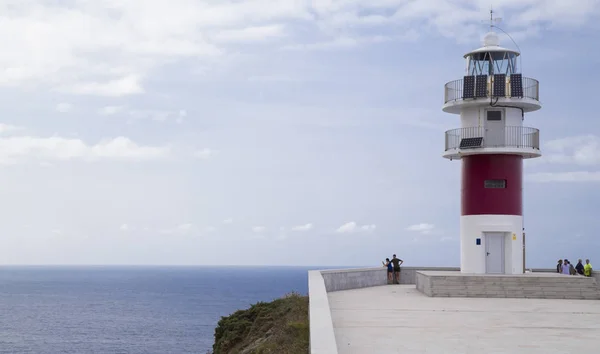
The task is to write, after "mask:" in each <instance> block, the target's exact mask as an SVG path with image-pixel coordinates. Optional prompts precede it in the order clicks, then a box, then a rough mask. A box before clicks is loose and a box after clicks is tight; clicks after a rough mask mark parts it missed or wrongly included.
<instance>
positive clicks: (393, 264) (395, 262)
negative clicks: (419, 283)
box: [381, 254, 404, 284]
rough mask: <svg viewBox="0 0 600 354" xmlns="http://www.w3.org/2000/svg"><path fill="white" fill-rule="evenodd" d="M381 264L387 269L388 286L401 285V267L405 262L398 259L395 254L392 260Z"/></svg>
mask: <svg viewBox="0 0 600 354" xmlns="http://www.w3.org/2000/svg"><path fill="white" fill-rule="evenodd" d="M381 263H383V266H384V267H387V276H388V284H392V283H393V284H400V266H401V265H402V263H404V261H403V260H401V259H400V258H397V257H396V255H395V254H394V255H393V256H392V259H391V260H390V259H389V258H386V259H385V261H383V262H381Z"/></svg>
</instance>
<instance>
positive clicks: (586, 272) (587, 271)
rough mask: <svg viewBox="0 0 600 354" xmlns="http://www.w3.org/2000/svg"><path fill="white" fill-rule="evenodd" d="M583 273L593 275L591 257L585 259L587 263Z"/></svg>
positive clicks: (587, 275) (588, 275)
mask: <svg viewBox="0 0 600 354" xmlns="http://www.w3.org/2000/svg"><path fill="white" fill-rule="evenodd" d="M583 275H585V276H586V277H591V276H592V264H591V263H590V260H589V259H586V260H585V265H584V266H583Z"/></svg>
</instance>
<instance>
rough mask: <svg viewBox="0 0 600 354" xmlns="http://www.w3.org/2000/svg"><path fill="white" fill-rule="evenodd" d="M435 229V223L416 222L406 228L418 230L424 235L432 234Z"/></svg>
mask: <svg viewBox="0 0 600 354" xmlns="http://www.w3.org/2000/svg"><path fill="white" fill-rule="evenodd" d="M434 229H435V225H433V224H426V223H422V224H415V225H411V226H409V227H407V228H406V230H408V231H414V232H418V233H421V234H423V235H427V234H431V233H432V232H433V231H434Z"/></svg>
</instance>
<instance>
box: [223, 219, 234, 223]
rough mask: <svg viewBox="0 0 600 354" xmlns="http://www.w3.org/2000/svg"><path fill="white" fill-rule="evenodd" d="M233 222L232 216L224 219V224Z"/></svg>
mask: <svg viewBox="0 0 600 354" xmlns="http://www.w3.org/2000/svg"><path fill="white" fill-rule="evenodd" d="M231 223H233V219H232V218H227V219H225V220H223V224H231Z"/></svg>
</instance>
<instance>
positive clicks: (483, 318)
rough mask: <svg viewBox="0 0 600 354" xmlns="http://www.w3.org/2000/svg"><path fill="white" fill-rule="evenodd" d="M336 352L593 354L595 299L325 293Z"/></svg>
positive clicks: (598, 310) (401, 291) (390, 289)
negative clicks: (327, 299) (329, 310)
mask: <svg viewBox="0 0 600 354" xmlns="http://www.w3.org/2000/svg"><path fill="white" fill-rule="evenodd" d="M328 298H329V307H330V309H331V318H332V321H333V327H334V333H335V339H336V343H337V352H338V353H340V354H379V353H381V354H389V353H402V354H424V353H432V354H442V353H443V354H471V353H472V354H480V353H486V354H500V353H503V354H514V353H528V354H548V353H580V352H581V353H595V352H597V351H598V345H599V343H600V339H599V338H600V301H595V300H547V299H544V300H539V299H499V298H494V299H491V298H486V299H483V298H447V297H446V298H438V297H428V296H425V295H423V294H421V293H420V292H419V291H417V289H416V287H415V286H414V285H389V286H377V287H370V288H363V289H356V290H344V291H336V292H331V293H329V294H328Z"/></svg>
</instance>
